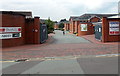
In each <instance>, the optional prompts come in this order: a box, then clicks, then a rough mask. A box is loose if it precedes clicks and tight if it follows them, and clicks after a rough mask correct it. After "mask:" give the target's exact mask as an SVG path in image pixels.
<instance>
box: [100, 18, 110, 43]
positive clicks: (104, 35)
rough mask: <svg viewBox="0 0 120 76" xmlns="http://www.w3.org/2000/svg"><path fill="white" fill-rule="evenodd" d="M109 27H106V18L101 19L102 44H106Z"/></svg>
mask: <svg viewBox="0 0 120 76" xmlns="http://www.w3.org/2000/svg"><path fill="white" fill-rule="evenodd" d="M108 29H109V26H108V20H107V18H106V17H103V18H102V42H106V41H107V34H108V31H109V30H108Z"/></svg>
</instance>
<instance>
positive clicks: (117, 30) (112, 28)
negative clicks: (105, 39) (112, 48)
mask: <svg viewBox="0 0 120 76" xmlns="http://www.w3.org/2000/svg"><path fill="white" fill-rule="evenodd" d="M119 24H120V23H119V22H117V21H111V22H109V35H120V25H119Z"/></svg>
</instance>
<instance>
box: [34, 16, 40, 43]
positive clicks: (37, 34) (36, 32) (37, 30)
mask: <svg viewBox="0 0 120 76" xmlns="http://www.w3.org/2000/svg"><path fill="white" fill-rule="evenodd" d="M39 43H40V19H39V17H35V18H34V44H39Z"/></svg>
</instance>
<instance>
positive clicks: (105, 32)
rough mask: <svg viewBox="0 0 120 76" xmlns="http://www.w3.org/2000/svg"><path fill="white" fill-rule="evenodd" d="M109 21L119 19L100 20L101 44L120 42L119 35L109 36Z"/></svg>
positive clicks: (118, 19)
mask: <svg viewBox="0 0 120 76" xmlns="http://www.w3.org/2000/svg"><path fill="white" fill-rule="evenodd" d="M109 21H119V22H120V18H116V19H114V18H113V19H107V18H106V17H103V19H102V42H118V41H120V35H109Z"/></svg>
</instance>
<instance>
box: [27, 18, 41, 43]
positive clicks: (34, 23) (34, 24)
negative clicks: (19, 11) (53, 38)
mask: <svg viewBox="0 0 120 76" xmlns="http://www.w3.org/2000/svg"><path fill="white" fill-rule="evenodd" d="M25 28H26V29H25V30H26V32H25V38H26V39H25V40H26V41H25V42H26V44H39V43H40V19H39V17H35V18H34V19H33V18H32V19H26V23H25Z"/></svg>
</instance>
